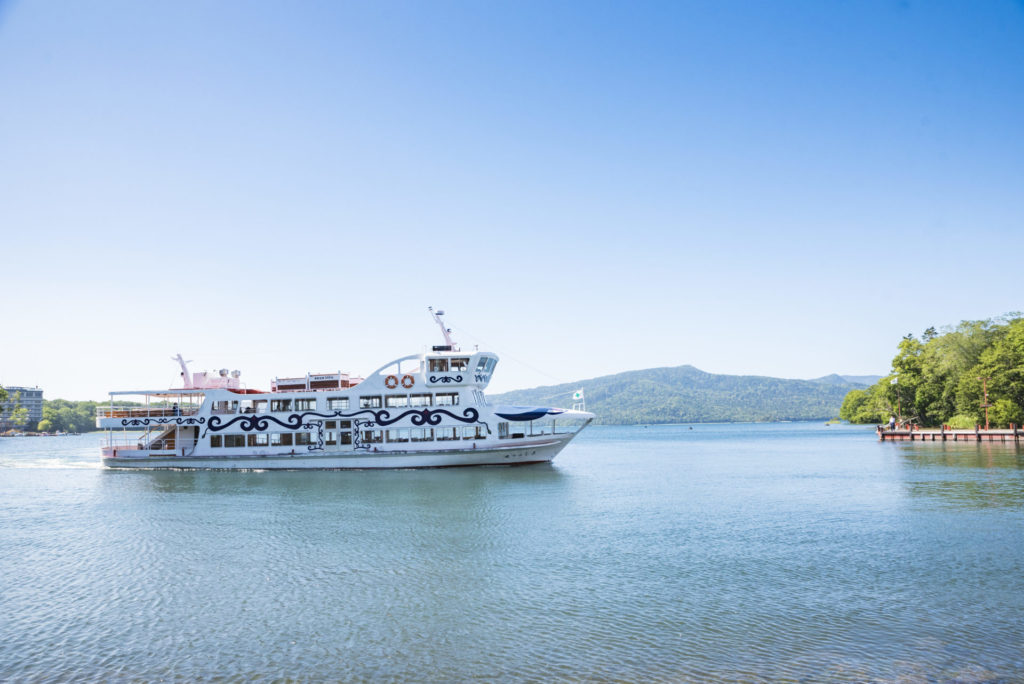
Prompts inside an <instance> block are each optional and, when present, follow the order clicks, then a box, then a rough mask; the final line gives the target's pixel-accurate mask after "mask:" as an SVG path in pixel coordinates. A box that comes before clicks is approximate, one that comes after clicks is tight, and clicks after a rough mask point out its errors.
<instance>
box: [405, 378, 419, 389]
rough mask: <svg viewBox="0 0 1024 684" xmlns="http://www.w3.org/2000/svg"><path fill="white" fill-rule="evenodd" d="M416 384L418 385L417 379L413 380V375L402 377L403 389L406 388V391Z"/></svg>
mask: <svg viewBox="0 0 1024 684" xmlns="http://www.w3.org/2000/svg"><path fill="white" fill-rule="evenodd" d="M415 384H416V379H415V378H413V377H412V376H411V375H403V376H402V387H404V388H405V389H409V388H410V387H412V386H413V385H415Z"/></svg>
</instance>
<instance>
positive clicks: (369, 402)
mask: <svg viewBox="0 0 1024 684" xmlns="http://www.w3.org/2000/svg"><path fill="white" fill-rule="evenodd" d="M359 408H380V397H379V396H378V397H359Z"/></svg>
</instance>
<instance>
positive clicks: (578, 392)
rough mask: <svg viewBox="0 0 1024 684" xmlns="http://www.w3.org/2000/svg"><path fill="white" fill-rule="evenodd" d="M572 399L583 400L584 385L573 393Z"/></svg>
mask: <svg viewBox="0 0 1024 684" xmlns="http://www.w3.org/2000/svg"><path fill="white" fill-rule="evenodd" d="M572 400H573V401H583V388H582V387H581V388H580V389H578V390H576V391H575V392H573V393H572Z"/></svg>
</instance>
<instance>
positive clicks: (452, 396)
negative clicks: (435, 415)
mask: <svg viewBox="0 0 1024 684" xmlns="http://www.w3.org/2000/svg"><path fill="white" fill-rule="evenodd" d="M458 405H459V395H458V394H456V393H455V392H451V393H445V394H435V395H434V406H458Z"/></svg>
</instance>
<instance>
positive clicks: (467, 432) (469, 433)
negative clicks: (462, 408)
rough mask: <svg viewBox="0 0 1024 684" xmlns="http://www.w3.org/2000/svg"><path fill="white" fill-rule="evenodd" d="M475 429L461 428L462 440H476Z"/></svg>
mask: <svg viewBox="0 0 1024 684" xmlns="http://www.w3.org/2000/svg"><path fill="white" fill-rule="evenodd" d="M476 437H477V435H476V428H475V427H472V426H470V427H464V428H462V439H476Z"/></svg>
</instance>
